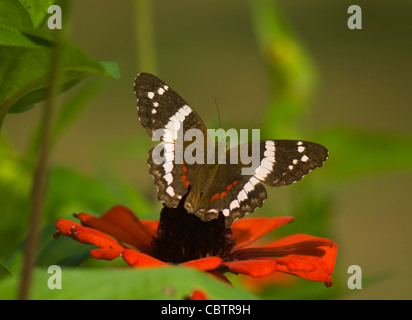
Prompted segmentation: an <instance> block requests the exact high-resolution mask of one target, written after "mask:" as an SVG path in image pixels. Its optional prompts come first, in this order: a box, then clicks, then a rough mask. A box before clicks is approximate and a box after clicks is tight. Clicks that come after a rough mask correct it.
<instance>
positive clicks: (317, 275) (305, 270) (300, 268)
mask: <svg viewBox="0 0 412 320" xmlns="http://www.w3.org/2000/svg"><path fill="white" fill-rule="evenodd" d="M276 260H277V262H278V265H277V271H280V272H285V273H289V274H293V275H295V276H298V277H301V278H304V279H307V280H312V281H320V282H325V283H330V284H332V277H331V276H330V274H328V273H327V272H325V271H324V270H323V269H322V267H320V266H319V265H316V264H315V263H311V262H310V261H305V260H304V259H298V258H279V259H276ZM310 265H312V267H310Z"/></svg>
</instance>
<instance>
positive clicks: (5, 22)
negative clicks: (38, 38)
mask: <svg viewBox="0 0 412 320" xmlns="http://www.w3.org/2000/svg"><path fill="white" fill-rule="evenodd" d="M0 26H8V27H10V28H14V29H23V28H30V27H33V23H32V21H31V18H30V15H29V13H28V12H27V11H26V9H25V8H24V6H23V5H22V4H21V3H20V2H19V1H15V0H2V1H0Z"/></svg>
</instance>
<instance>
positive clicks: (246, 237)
mask: <svg viewBox="0 0 412 320" xmlns="http://www.w3.org/2000/svg"><path fill="white" fill-rule="evenodd" d="M293 219H294V218H293V217H277V218H247V219H240V220H236V221H235V222H233V224H232V227H231V229H232V238H233V239H234V240H235V241H236V245H235V246H234V248H233V250H236V249H239V248H241V247H244V246H246V245H248V244H249V243H251V242H253V241H255V240H257V239H259V238H260V237H262V236H264V235H265V234H267V233H268V232H271V231H273V230H275V229H277V228H279V227H280V226H282V225H284V224H286V223H289V222H291V221H293Z"/></svg>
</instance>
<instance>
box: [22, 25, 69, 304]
mask: <svg viewBox="0 0 412 320" xmlns="http://www.w3.org/2000/svg"><path fill="white" fill-rule="evenodd" d="M62 42H63V32H62V31H60V30H56V31H55V46H54V48H53V52H52V59H51V65H50V72H49V81H50V82H49V88H48V98H47V100H46V101H45V103H44V105H43V113H42V118H41V145H40V150H39V156H38V158H37V163H36V167H35V172H34V178H33V184H32V191H31V208H30V218H29V231H28V236H27V239H26V241H25V250H24V263H23V270H22V277H21V281H20V288H19V295H18V298H19V299H21V300H27V299H29V298H30V285H31V278H32V274H33V268H34V264H35V260H36V255H37V243H38V231H39V224H40V221H41V213H42V211H43V208H44V198H45V194H46V186H47V175H48V171H49V158H50V154H49V153H50V152H49V151H50V137H51V134H50V133H51V127H52V119H53V110H54V108H55V104H56V99H57V95H58V70H59V64H60V55H61V50H62Z"/></svg>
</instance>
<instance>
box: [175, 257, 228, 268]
mask: <svg viewBox="0 0 412 320" xmlns="http://www.w3.org/2000/svg"><path fill="white" fill-rule="evenodd" d="M222 261H223V260H222V258H219V257H206V258H200V259H196V260H190V261H187V262H183V263H181V264H180V265H181V266H184V267H191V268H195V269H198V270H203V271H208V270H214V269H216V268H218V267H219V266H220V265H221V264H222Z"/></svg>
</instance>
